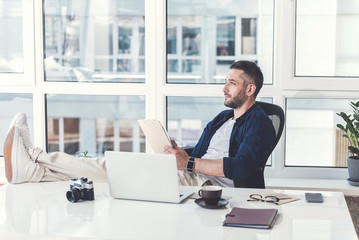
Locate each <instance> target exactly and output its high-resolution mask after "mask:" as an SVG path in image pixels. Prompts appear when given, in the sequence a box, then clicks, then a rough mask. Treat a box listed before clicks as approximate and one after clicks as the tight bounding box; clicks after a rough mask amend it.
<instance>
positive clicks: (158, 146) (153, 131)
mask: <svg viewBox="0 0 359 240" xmlns="http://www.w3.org/2000/svg"><path fill="white" fill-rule="evenodd" d="M138 123H139V124H140V127H141V129H142V131H143V133H144V134H145V136H146V139H147V140H148V142H149V143H150V145H151V148H152V150H153V152H154V153H164V147H165V146H166V145H169V146H171V145H172V144H171V141H170V138H169V137H168V134H167V131H166V130H165V129H164V127H163V126H162V124H161V122H160V121H158V120H148V119H140V120H138Z"/></svg>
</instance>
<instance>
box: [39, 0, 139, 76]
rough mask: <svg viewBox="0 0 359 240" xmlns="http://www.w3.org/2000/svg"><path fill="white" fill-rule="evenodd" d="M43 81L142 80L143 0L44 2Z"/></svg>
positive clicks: (52, 0)
mask: <svg viewBox="0 0 359 240" xmlns="http://www.w3.org/2000/svg"><path fill="white" fill-rule="evenodd" d="M44 10H45V15H44V18H45V19H44V24H45V39H44V40H45V59H44V61H45V67H46V81H77V82H84V81H85V82H144V78H145V76H144V74H145V57H144V43H145V18H144V0H122V1H115V0H104V1H58V0H46V1H45V5H44Z"/></svg>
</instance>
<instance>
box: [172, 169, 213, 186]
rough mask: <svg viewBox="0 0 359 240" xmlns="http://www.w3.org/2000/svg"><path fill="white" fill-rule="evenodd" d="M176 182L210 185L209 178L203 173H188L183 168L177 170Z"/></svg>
mask: <svg viewBox="0 0 359 240" xmlns="http://www.w3.org/2000/svg"><path fill="white" fill-rule="evenodd" d="M177 175H178V184H179V185H180V186H203V185H208V184H209V185H211V183H210V181H209V179H208V178H207V177H206V176H205V175H203V174H197V173H189V172H186V171H183V170H178V171H177Z"/></svg>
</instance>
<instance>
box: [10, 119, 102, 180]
mask: <svg viewBox="0 0 359 240" xmlns="http://www.w3.org/2000/svg"><path fill="white" fill-rule="evenodd" d="M4 159H5V174H6V178H7V180H8V181H9V182H10V183H21V182H40V181H61V180H68V179H69V178H72V177H83V176H84V177H88V178H90V179H96V180H106V179H107V176H106V166H105V160H104V159H103V158H94V159H91V158H75V157H72V156H70V155H68V154H66V153H52V154H47V153H46V152H45V151H43V150H41V149H39V148H35V149H33V145H32V143H31V139H30V135H29V129H28V126H27V120H26V115H25V114H23V113H22V114H18V115H16V116H15V117H14V119H13V121H12V122H11V125H10V128H9V132H8V135H7V138H6V140H5V144H4Z"/></svg>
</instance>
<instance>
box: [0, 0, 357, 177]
mask: <svg viewBox="0 0 359 240" xmlns="http://www.w3.org/2000/svg"><path fill="white" fill-rule="evenodd" d="M323 6H325V7H323ZM358 6H359V4H358V0H348V1H340V0H328V1H327V0H312V1H309V0H295V1H274V0H226V1H224V0H210V1H208V0H92V1H88V0H43V1H35V0H0V9H1V10H0V26H1V28H0V36H1V39H2V44H1V46H0V85H1V86H0V108H1V116H0V122H1V124H0V133H1V135H2V136H5V135H6V133H7V130H8V125H9V123H10V120H11V118H12V117H13V115H15V114H16V113H17V112H25V113H26V114H27V115H28V119H29V123H30V124H29V125H30V133H31V137H32V138H33V140H34V143H35V145H36V146H38V147H41V148H44V149H47V150H48V151H50V152H53V151H64V152H67V153H70V154H72V155H74V156H80V155H84V154H85V153H86V155H88V156H93V157H95V156H103V152H104V151H106V150H112V149H113V150H120V151H141V152H144V151H146V152H151V149H150V147H149V145H147V143H146V142H145V139H144V136H143V133H142V132H141V131H140V129H139V127H138V124H137V120H138V119H140V118H147V119H159V120H160V121H161V122H162V123H163V124H164V125H165V127H166V128H167V129H168V131H169V134H170V136H171V138H174V139H175V140H176V141H177V142H178V144H179V145H180V146H193V145H194V144H195V143H196V142H197V140H198V138H199V136H200V134H201V132H202V130H203V128H204V126H205V125H206V123H207V122H208V121H210V120H211V119H212V118H213V117H214V116H215V115H216V114H218V113H219V112H220V111H221V110H223V109H225V107H224V106H223V91H222V88H223V83H224V79H225V76H226V74H227V72H228V70H229V65H230V64H231V63H232V62H234V61H236V60H250V61H253V62H256V63H257V64H258V65H259V66H260V68H261V69H262V71H263V73H264V81H265V82H264V86H263V88H262V90H261V92H260V93H259V95H258V100H260V101H269V102H272V103H274V104H278V105H280V106H282V108H283V109H284V110H285V114H286V123H285V129H284V131H283V135H282V138H281V140H280V141H279V143H278V145H277V147H276V149H275V150H274V152H273V153H272V157H271V158H270V159H269V160H268V162H267V163H268V166H267V167H266V170H265V175H266V176H272V177H307V178H317V177H320V178H341V179H346V178H347V169H346V165H345V164H346V161H345V159H346V157H347V151H346V144H347V143H346V142H345V141H344V139H343V138H341V137H340V134H341V133H340V131H339V130H338V129H337V128H336V124H337V123H340V122H341V121H342V120H341V119H340V118H339V117H338V116H337V115H336V113H337V112H340V111H345V112H348V113H350V109H349V102H350V101H351V100H353V101H356V100H358V96H359V87H358V80H359V75H358V73H359V72H358V71H359V70H358V69H359V66H358V62H359V61H358V59H359V54H358V53H359V50H358V49H359V47H358V44H357V42H359V33H358V30H357V27H356V26H357V24H356V23H358V19H359V7H358ZM3 139H4V138H3ZM0 141H3V140H0ZM2 143H3V142H0V144H2ZM1 154H2V148H0V155H1ZM2 162H3V161H0V168H1V164H2ZM0 170H1V169H0Z"/></svg>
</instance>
